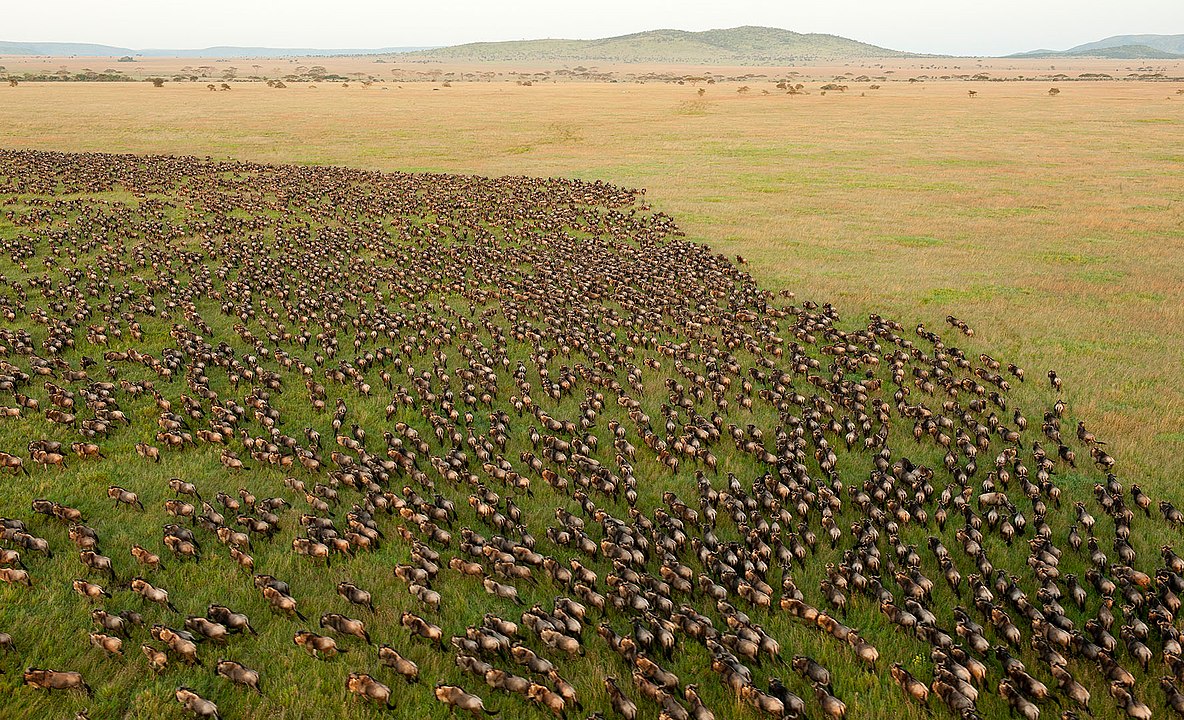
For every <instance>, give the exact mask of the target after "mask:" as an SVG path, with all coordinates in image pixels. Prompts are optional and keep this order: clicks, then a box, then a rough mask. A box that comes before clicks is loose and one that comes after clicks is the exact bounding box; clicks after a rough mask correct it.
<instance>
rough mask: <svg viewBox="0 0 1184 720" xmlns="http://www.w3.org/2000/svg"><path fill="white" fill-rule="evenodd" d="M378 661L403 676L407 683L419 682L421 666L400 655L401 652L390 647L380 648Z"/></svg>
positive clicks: (383, 646)
mask: <svg viewBox="0 0 1184 720" xmlns="http://www.w3.org/2000/svg"><path fill="white" fill-rule="evenodd" d="M378 659H379V661H380V662H382V664H383V665H386V666H387V667H389V668H391V669H392V670H394V671H395V672H397V673H399V674H400V675H402V676H403V679H404V680H406V681H407V682H409V683H413V682H418V681H419V666H418V665H416V664H415V663H414V662H412V661H410V660H408V659H407V658H405V657H403V656H402V655H400V654H399V651H398V650H395V649H394V648H393V647H391V646H390V645H382V646H380V647H379V648H378Z"/></svg>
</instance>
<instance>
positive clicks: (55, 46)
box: [0, 40, 427, 58]
mask: <svg viewBox="0 0 1184 720" xmlns="http://www.w3.org/2000/svg"><path fill="white" fill-rule="evenodd" d="M424 49H427V46H423V45H418V46H415V47H386V48H371V49H363V48H353V49H350V48H344V49H327V48H269V47H237V46H232V45H219V46H215V47H207V48H197V49H190V50H186V49H176V48H173V49H170V48H149V49H147V50H134V49H132V48H126V47H117V46H114V45H97V44H94V43H61V42H9V41H4V40H0V55H26V56H27V55H49V56H52V57H69V56H72V55H80V56H84V57H125V56H131V57H145V58H147V57H180V58H270V57H329V56H334V55H389V54H393V53H403V52H410V51H413V50H424Z"/></svg>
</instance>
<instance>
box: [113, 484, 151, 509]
mask: <svg viewBox="0 0 1184 720" xmlns="http://www.w3.org/2000/svg"><path fill="white" fill-rule="evenodd" d="M107 497H109V498H111V499H112V500H114V501H115V505H116V506H118V505H119V504H120V503H123V504H124V505H134V506H136V507H138V508H140V509H141V510H143V509H144V503H142V502H140V496H139V495H137V494H135V493H134V492H132V491H130V490H125V489H124V488H121V487H119V486H118V485H112V486H111V487H109V488H107Z"/></svg>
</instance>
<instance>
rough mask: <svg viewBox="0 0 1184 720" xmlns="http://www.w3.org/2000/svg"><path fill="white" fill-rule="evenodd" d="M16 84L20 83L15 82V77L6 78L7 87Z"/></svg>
mask: <svg viewBox="0 0 1184 720" xmlns="http://www.w3.org/2000/svg"><path fill="white" fill-rule="evenodd" d="M17 85H20V83H19V82H17V79H16V78H14V77H10V78H8V87H16V86H17Z"/></svg>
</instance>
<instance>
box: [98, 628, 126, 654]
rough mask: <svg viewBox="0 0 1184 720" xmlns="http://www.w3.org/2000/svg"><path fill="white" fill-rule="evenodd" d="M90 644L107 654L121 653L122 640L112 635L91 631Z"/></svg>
mask: <svg viewBox="0 0 1184 720" xmlns="http://www.w3.org/2000/svg"><path fill="white" fill-rule="evenodd" d="M90 644H91V645H92V646H94V647H96V648H98V649H99V650H102V651H103V652H105V653H107V654H108V655H123V640H120V639H119V638H117V637H115V636H114V635H104V634H103V633H91V634H90Z"/></svg>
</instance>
